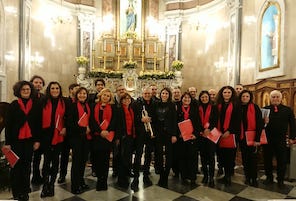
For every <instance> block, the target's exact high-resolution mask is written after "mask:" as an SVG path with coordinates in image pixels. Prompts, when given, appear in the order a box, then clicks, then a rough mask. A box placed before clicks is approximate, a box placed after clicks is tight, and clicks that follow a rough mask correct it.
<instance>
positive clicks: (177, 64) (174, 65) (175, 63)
mask: <svg viewBox="0 0 296 201" xmlns="http://www.w3.org/2000/svg"><path fill="white" fill-rule="evenodd" d="M183 66H184V63H183V62H182V61H180V60H175V61H173V63H172V69H174V70H177V71H180V70H182V68H183Z"/></svg>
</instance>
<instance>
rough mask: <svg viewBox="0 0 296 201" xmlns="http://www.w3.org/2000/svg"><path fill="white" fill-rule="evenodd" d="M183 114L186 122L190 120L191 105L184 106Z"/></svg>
mask: <svg viewBox="0 0 296 201" xmlns="http://www.w3.org/2000/svg"><path fill="white" fill-rule="evenodd" d="M181 108H182V112H183V113H184V120H187V119H189V111H190V105H188V107H184V105H182V107H181Z"/></svg>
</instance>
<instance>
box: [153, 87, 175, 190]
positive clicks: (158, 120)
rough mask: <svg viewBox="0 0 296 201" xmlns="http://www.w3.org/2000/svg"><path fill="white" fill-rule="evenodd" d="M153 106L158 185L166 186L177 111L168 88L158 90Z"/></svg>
mask: <svg viewBox="0 0 296 201" xmlns="http://www.w3.org/2000/svg"><path fill="white" fill-rule="evenodd" d="M155 108H156V109H155V118H154V120H155V121H154V131H155V136H156V147H155V163H156V164H155V165H156V167H157V169H158V170H159V171H160V178H159V181H158V185H159V186H161V187H167V185H168V176H169V173H170V169H171V166H172V160H173V154H172V153H173V151H172V145H173V144H174V143H176V141H177V112H176V107H175V104H174V103H173V102H172V92H171V90H170V89H169V88H163V89H162V90H161V91H160V101H159V102H157V103H156V106H155ZM164 157H165V160H164Z"/></svg>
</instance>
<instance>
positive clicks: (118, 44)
mask: <svg viewBox="0 0 296 201" xmlns="http://www.w3.org/2000/svg"><path fill="white" fill-rule="evenodd" d="M119 49H120V42H119V41H117V50H118V51H119Z"/></svg>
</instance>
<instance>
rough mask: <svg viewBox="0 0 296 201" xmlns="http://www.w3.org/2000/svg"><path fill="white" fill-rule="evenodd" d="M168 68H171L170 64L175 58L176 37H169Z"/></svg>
mask: <svg viewBox="0 0 296 201" xmlns="http://www.w3.org/2000/svg"><path fill="white" fill-rule="evenodd" d="M168 43H169V44H168V46H169V66H172V63H173V61H174V60H176V59H177V58H176V57H177V35H170V36H169V41H168Z"/></svg>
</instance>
